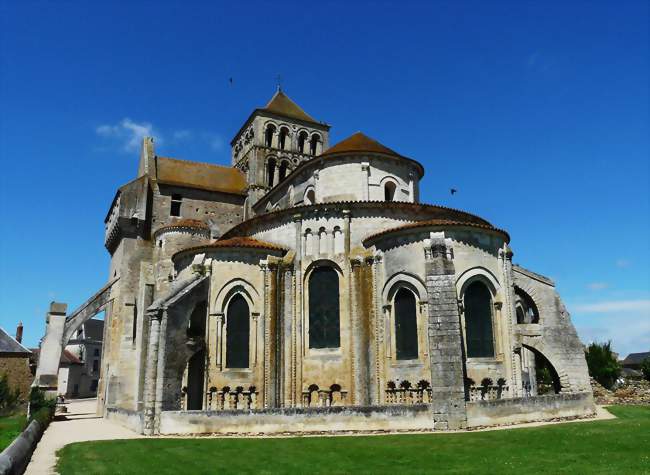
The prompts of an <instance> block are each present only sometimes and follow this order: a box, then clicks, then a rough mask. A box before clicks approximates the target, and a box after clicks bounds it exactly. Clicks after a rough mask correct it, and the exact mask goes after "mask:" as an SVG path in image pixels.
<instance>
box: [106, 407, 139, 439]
mask: <svg viewBox="0 0 650 475" xmlns="http://www.w3.org/2000/svg"><path fill="white" fill-rule="evenodd" d="M104 417H105V418H106V419H107V420H109V421H113V422H116V423H117V424H119V425H121V426H124V427H127V428H129V429H131V430H132V431H134V432H137V433H139V434H141V433H142V430H143V428H144V416H143V413H142V412H141V411H132V410H129V409H122V408H119V407H107V408H106V412H105V413H104Z"/></svg>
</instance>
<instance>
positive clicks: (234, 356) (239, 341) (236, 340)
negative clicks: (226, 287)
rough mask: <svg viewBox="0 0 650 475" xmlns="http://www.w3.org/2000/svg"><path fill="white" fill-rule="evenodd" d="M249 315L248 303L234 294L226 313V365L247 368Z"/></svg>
mask: <svg viewBox="0 0 650 475" xmlns="http://www.w3.org/2000/svg"><path fill="white" fill-rule="evenodd" d="M249 334H250V317H249V312H248V303H246V300H245V299H244V297H242V296H241V295H235V296H234V297H233V298H232V300H231V301H230V303H229V304H228V313H227V314H226V367H227V368H248V366H249V363H248V359H249V348H248V347H249V342H250V340H249Z"/></svg>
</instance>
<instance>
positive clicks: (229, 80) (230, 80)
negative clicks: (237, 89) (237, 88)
mask: <svg viewBox="0 0 650 475" xmlns="http://www.w3.org/2000/svg"><path fill="white" fill-rule="evenodd" d="M228 82H230V85H231V86H232V78H230V79H228Z"/></svg>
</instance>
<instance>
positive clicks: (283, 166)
mask: <svg viewBox="0 0 650 475" xmlns="http://www.w3.org/2000/svg"><path fill="white" fill-rule="evenodd" d="M288 168H289V164H288V163H287V162H286V161H283V162H282V163H280V181H282V180H284V178H285V177H286V176H287V170H288Z"/></svg>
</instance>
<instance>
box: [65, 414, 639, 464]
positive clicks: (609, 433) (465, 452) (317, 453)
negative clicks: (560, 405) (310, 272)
mask: <svg viewBox="0 0 650 475" xmlns="http://www.w3.org/2000/svg"><path fill="white" fill-rule="evenodd" d="M611 412H612V413H614V414H615V415H616V416H617V417H618V419H616V420H607V421H594V422H576V423H568V424H559V425H552V426H544V427H535V428H525V429H524V428H522V429H511V430H499V431H489V432H473V433H459V434H422V435H420V434H416V435H387V436H359V437H354V436H351V437H347V436H346V437H302V438H267V439H253V438H249V439H235V438H226V439H216V438H198V439H140V440H115V441H106V442H83V443H76V444H71V445H68V446H66V447H64V448H63V449H61V450H60V451H59V452H58V454H59V456H60V458H59V463H58V469H59V471H60V473H61V474H62V475H73V474H83V475H89V474H105V473H106V474H109V473H110V474H181V473H183V474H185V473H187V474H213V473H214V474H217V473H306V474H314V473H327V474H333V473H355V474H356V473H392V474H395V473H471V474H477V473H486V474H487V473H489V474H511V473H512V474H518V475H521V474H522V473H528V474H535V473H549V474H556V473H576V474H592V473H599V474H603V473H605V474H624V473H625V474H626V473H629V474H644V473H647V474H650V407H641V406H636V407H630V406H628V407H623V406H618V407H612V408H611Z"/></svg>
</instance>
